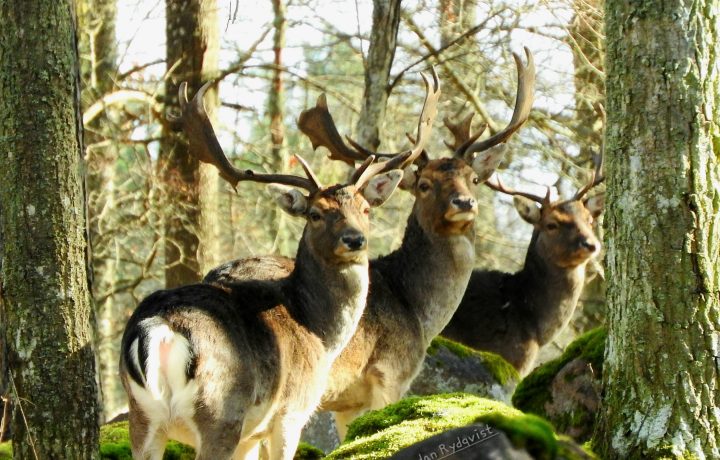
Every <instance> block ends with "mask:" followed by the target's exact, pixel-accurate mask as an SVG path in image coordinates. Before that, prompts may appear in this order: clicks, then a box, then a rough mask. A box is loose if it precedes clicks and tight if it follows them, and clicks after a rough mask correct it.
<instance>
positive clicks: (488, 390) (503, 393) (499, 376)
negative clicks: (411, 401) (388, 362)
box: [408, 337, 519, 403]
mask: <svg viewBox="0 0 720 460" xmlns="http://www.w3.org/2000/svg"><path fill="white" fill-rule="evenodd" d="M518 380H519V376H518V373H517V371H516V370H515V368H513V367H512V366H511V365H510V364H509V363H508V362H507V361H505V360H504V359H503V358H502V357H500V356H499V355H496V354H494V353H489V352H485V351H477V350H473V349H472V348H469V347H466V346H464V345H461V344H459V343H457V342H453V341H452V340H449V339H446V338H444V337H436V338H435V339H434V340H433V341H432V343H431V344H430V347H429V348H428V350H427V355H426V357H425V362H424V363H423V367H422V370H421V371H420V373H419V374H418V376H417V377H416V378H415V381H413V383H412V385H411V386H410V390H409V391H408V394H414V395H432V394H441V393H454V392H462V393H471V394H474V395H478V396H484V397H487V398H490V399H495V400H498V401H504V402H508V403H509V402H510V395H512V392H513V390H514V389H515V386H516V385H517V382H518Z"/></svg>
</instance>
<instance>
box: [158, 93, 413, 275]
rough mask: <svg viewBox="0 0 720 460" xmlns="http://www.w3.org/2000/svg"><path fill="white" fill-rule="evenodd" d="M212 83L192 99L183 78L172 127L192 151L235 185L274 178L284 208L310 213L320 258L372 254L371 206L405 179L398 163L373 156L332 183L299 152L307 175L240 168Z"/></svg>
mask: <svg viewBox="0 0 720 460" xmlns="http://www.w3.org/2000/svg"><path fill="white" fill-rule="evenodd" d="M210 84H211V83H206V84H205V85H204V86H203V87H202V88H200V90H199V91H198V92H197V94H196V95H195V97H194V98H193V99H192V101H188V97H187V84H186V83H183V84H181V85H180V96H179V100H180V106H181V109H182V115H181V116H179V117H170V118H169V121H170V123H171V125H172V126H173V128H175V129H176V130H180V129H182V130H183V131H184V132H185V133H186V135H187V137H188V139H189V141H190V151H191V152H193V154H194V155H196V156H197V157H198V159H199V160H200V161H203V162H205V163H210V164H212V165H213V166H215V167H216V168H217V169H218V170H219V172H220V175H221V177H223V178H224V179H225V180H226V181H228V182H229V183H230V184H231V185H232V186H233V188H234V187H236V186H237V183H238V182H240V181H253V182H261V183H267V184H272V185H271V187H270V189H271V191H272V192H273V193H274V194H275V195H276V200H277V203H278V204H279V206H280V208H282V209H283V210H284V211H285V212H287V213H288V214H290V215H292V216H299V217H303V218H305V219H306V221H307V224H306V226H305V231H304V233H303V240H302V241H303V243H305V244H306V246H307V247H308V248H309V250H310V252H311V253H312V254H313V255H314V257H315V258H316V259H317V260H324V261H326V262H328V263H334V264H338V263H346V262H349V263H354V262H360V261H362V260H367V242H366V241H367V233H368V228H369V217H368V216H369V210H370V207H373V206H379V205H381V204H382V203H384V202H385V200H387V198H388V197H389V196H390V195H391V194H392V192H393V191H394V190H395V188H396V187H397V185H398V183H399V182H400V180H401V179H402V171H401V170H400V169H397V167H396V163H392V164H390V163H389V162H386V163H382V164H373V161H374V159H375V158H374V157H372V156H371V157H369V158H367V159H366V160H365V162H364V163H363V164H362V165H361V166H360V167H358V168H357V169H356V170H355V172H354V173H353V175H352V178H351V180H350V182H349V183H348V184H336V185H332V186H329V187H323V186H322V185H321V184H320V182H319V181H318V179H317V177H316V175H315V174H314V173H313V171H312V169H311V168H310V166H309V165H308V164H307V162H306V161H305V160H303V159H302V158H301V157H300V156H298V155H296V158H297V159H298V162H299V163H300V165H301V166H302V168H303V170H304V171H305V176H306V177H301V176H294V175H287V174H263V173H257V172H255V171H252V170H240V169H237V168H236V167H235V166H233V165H232V164H231V163H230V161H229V160H228V159H227V157H226V155H225V153H224V152H223V150H222V147H221V146H220V143H219V142H218V140H217V136H216V135H215V131H214V129H213V127H212V124H211V122H210V119H209V117H208V115H207V112H206V111H205V106H204V104H203V96H204V95H205V92H206V91H207V89H208V88H209V86H210ZM408 155H409V154H406V155H404V156H402V158H406V157H407V156H408ZM299 189H303V190H305V193H303V192H301V191H300V190H299Z"/></svg>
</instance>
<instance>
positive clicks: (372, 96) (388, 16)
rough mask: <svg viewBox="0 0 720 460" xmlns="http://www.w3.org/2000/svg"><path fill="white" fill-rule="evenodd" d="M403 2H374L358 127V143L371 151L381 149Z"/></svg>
mask: <svg viewBox="0 0 720 460" xmlns="http://www.w3.org/2000/svg"><path fill="white" fill-rule="evenodd" d="M400 2H401V0H373V26H372V32H371V34H370V48H369V49H368V57H367V63H366V66H365V92H364V94H363V106H362V110H361V112H360V118H359V119H358V123H357V134H356V136H357V141H358V142H359V143H360V144H361V145H364V146H366V147H368V148H369V149H371V150H377V148H378V147H379V146H380V126H382V125H383V123H384V122H385V109H386V108H387V100H388V83H389V81H390V69H391V68H392V63H393V59H394V58H395V47H396V45H397V34H398V28H399V27H400Z"/></svg>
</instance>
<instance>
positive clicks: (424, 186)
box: [418, 182, 430, 193]
mask: <svg viewBox="0 0 720 460" xmlns="http://www.w3.org/2000/svg"><path fill="white" fill-rule="evenodd" d="M418 189H419V190H420V191H421V192H423V193H425V192H427V191H428V190H430V184H428V183H427V182H420V184H418Z"/></svg>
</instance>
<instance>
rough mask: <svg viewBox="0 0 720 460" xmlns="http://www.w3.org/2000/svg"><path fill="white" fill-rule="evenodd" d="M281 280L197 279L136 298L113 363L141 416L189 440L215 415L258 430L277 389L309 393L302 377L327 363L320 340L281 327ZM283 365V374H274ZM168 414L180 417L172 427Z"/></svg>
mask: <svg viewBox="0 0 720 460" xmlns="http://www.w3.org/2000/svg"><path fill="white" fill-rule="evenodd" d="M284 287H285V282H284V280H274V281H270V282H265V281H247V282H235V283H234V284H233V287H232V289H221V288H219V287H216V286H212V285H208V284H197V285H190V286H183V287H180V288H175V289H169V290H163V291H157V292H155V293H153V294H151V295H150V296H148V297H147V298H146V299H144V300H143V302H141V304H140V305H139V306H138V308H137V310H136V312H138V314H134V315H133V316H132V317H131V318H130V320H129V322H128V326H127V329H126V331H128V333H126V334H125V335H124V336H123V340H122V345H121V346H122V355H121V356H122V358H121V363H120V366H121V370H124V372H121V374H122V375H123V376H127V377H125V379H126V381H125V382H124V384H125V385H126V387H127V388H128V390H129V391H128V393H129V394H130V395H131V399H135V401H131V404H133V403H136V404H139V405H141V406H142V407H144V408H145V409H146V410H144V411H143V413H144V415H145V417H147V418H148V420H146V422H147V423H148V424H150V425H152V424H153V423H154V422H168V421H170V422H171V423H170V426H169V427H168V428H169V431H168V434H169V436H170V437H171V438H173V439H177V440H180V441H182V442H185V443H187V444H190V445H195V444H196V443H195V437H194V436H193V432H195V431H202V429H201V427H202V426H203V425H204V424H206V423H207V424H210V423H212V421H213V420H216V419H217V416H218V414H222V418H223V419H225V420H227V421H231V422H235V426H228V429H229V430H231V431H236V432H237V433H238V434H239V433H240V431H241V430H243V428H254V429H252V430H250V431H251V432H258V431H262V430H263V429H265V425H267V423H269V422H270V420H264V418H265V415H266V414H268V413H273V412H276V411H277V409H278V408H277V407H274V406H276V405H278V403H279V400H280V398H279V396H280V393H282V394H287V393H291V394H295V395H298V396H299V395H304V397H301V398H298V399H300V400H301V401H305V400H307V399H312V400H317V399H318V398H319V395H317V394H314V393H315V392H316V391H315V390H314V389H315V388H318V386H316V385H312V384H308V383H309V382H307V381H306V377H307V376H308V375H312V374H313V373H314V372H313V369H317V367H318V365H319V366H320V367H322V366H323V365H324V366H326V367H329V363H324V361H325V360H326V359H325V358H326V352H325V347H324V346H323V344H322V342H321V341H320V340H319V339H318V337H317V336H315V335H313V334H311V333H310V332H307V331H305V332H304V333H303V331H302V329H299V328H294V329H293V330H292V331H290V330H289V329H290V327H289V326H288V325H290V324H292V323H293V316H294V313H293V309H292V306H291V305H292V302H293V301H292V299H291V298H288V296H287V295H286V292H285V291H286V289H284ZM240 299H242V305H243V306H244V308H242V309H241V308H238V305H239V304H240V302H239V300H240ZM228 324H233V325H235V326H236V327H228V326H227V325H228ZM278 337H292V339H291V340H287V339H283V340H278ZM300 354H302V356H300ZM289 367H292V368H293V372H291V373H283V372H278V369H283V368H285V369H287V368H289ZM315 372H316V371H315ZM293 376H299V377H298V378H293ZM128 377H129V378H128ZM197 382H213V388H212V389H208V388H207V385H204V386H203V387H201V386H199V385H198V383H197ZM311 393H313V394H311ZM228 394H233V395H235V397H234V398H227V397H226V395H228ZM261 402H262V403H261ZM295 402H297V401H295ZM301 404H302V403H301ZM148 409H151V410H148ZM178 420H182V421H183V424H180V425H176V426H173V424H172V421H178ZM188 420H193V421H194V424H195V426H192V423H188ZM231 425H232V423H231Z"/></svg>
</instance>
